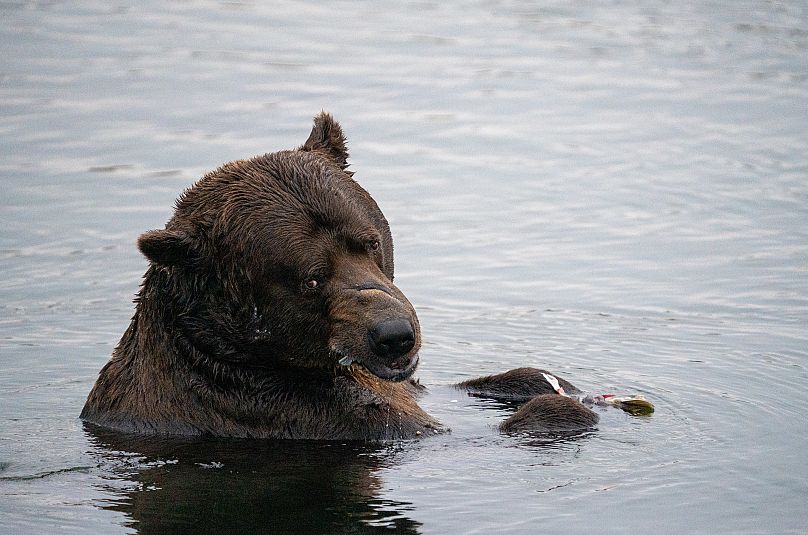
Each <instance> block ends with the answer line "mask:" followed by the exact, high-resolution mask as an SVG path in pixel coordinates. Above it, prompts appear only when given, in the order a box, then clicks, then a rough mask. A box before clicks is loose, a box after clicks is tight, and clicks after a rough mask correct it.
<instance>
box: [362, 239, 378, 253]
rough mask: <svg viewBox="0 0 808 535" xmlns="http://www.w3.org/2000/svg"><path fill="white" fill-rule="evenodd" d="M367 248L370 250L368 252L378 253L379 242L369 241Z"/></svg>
mask: <svg viewBox="0 0 808 535" xmlns="http://www.w3.org/2000/svg"><path fill="white" fill-rule="evenodd" d="M365 246H366V247H367V248H368V251H371V252H373V251H378V250H379V240H369V241H368V242H367V244H365Z"/></svg>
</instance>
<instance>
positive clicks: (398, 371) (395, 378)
mask: <svg viewBox="0 0 808 535" xmlns="http://www.w3.org/2000/svg"><path fill="white" fill-rule="evenodd" d="M352 362H353V364H356V365H358V366H361V367H362V368H364V369H365V370H367V371H368V372H370V373H371V374H373V375H375V376H376V377H378V378H379V379H383V380H385V381H392V382H399V381H404V380H405V379H409V378H410V377H412V374H414V373H415V369H416V368H417V367H418V354H417V353H416V354H415V355H413V356H412V357H411V358H409V359H408V361H407V364H406V365H405V366H404V367H401V368H398V367H392V366H388V365H387V364H384V363H382V362H380V361H379V360H377V359H375V358H372V357H371V358H367V359H358V360H354V361H352Z"/></svg>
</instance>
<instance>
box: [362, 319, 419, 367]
mask: <svg viewBox="0 0 808 535" xmlns="http://www.w3.org/2000/svg"><path fill="white" fill-rule="evenodd" d="M368 340H369V341H370V349H371V351H373V352H374V353H375V354H376V355H378V356H380V357H382V358H386V359H390V360H395V359H397V358H399V357H401V356H403V355H406V354H407V353H409V352H410V350H411V349H412V348H413V346H415V330H414V329H413V328H412V323H410V322H409V320H406V319H404V318H395V319H389V320H385V321H382V322H379V323H377V324H376V325H374V326H373V327H372V328H371V329H370V331H369V332H368Z"/></svg>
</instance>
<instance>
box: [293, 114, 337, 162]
mask: <svg viewBox="0 0 808 535" xmlns="http://www.w3.org/2000/svg"><path fill="white" fill-rule="evenodd" d="M300 150H302V151H306V152H312V151H316V152H319V153H320V154H322V155H324V156H326V157H327V158H330V159H332V160H334V161H335V162H336V163H337V165H339V166H340V168H341V169H342V170H343V171H344V170H345V169H346V168H347V167H348V147H347V140H346V139H345V134H343V133H342V128H341V127H340V125H339V123H338V122H337V121H335V120H334V118H333V117H331V114H329V113H326V112H320V114H319V115H317V116H316V117H315V118H314V127H313V128H312V129H311V134H309V139H307V140H306V142H305V143H303V146H302V147H300Z"/></svg>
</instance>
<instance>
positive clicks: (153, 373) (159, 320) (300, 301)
mask: <svg viewBox="0 0 808 535" xmlns="http://www.w3.org/2000/svg"><path fill="white" fill-rule="evenodd" d="M347 159H348V153H347V148H346V140H345V137H344V135H343V133H342V130H341V128H340V126H339V125H338V124H337V123H336V122H335V121H334V120H333V119H332V118H331V116H330V115H328V114H326V113H322V114H320V115H319V116H317V117H315V121H314V127H313V129H312V132H311V134H310V136H309V138H308V139H307V140H306V142H305V143H304V144H303V146H301V147H300V148H299V149H297V150H292V151H281V152H277V153H272V154H266V155H263V156H258V157H256V158H253V159H251V160H241V161H236V162H231V163H229V164H226V165H224V166H222V167H221V168H219V169H217V170H216V171H213V172H212V173H209V174H208V175H206V176H205V177H203V178H202V179H201V180H200V181H199V182H198V183H197V184H195V185H194V186H192V187H191V188H189V189H188V190H186V191H185V192H184V193H183V194H182V196H181V197H180V198H179V199H178V200H177V204H176V208H175V212H174V215H173V217H172V218H171V220H170V221H169V222H168V223H167V224H166V227H165V229H159V230H153V231H149V232H146V233H144V234H143V235H142V236H141V237H140V238H139V240H138V247H139V249H140V250H141V252H142V253H143V254H144V255H145V256H146V257H147V258H148V259H149V260H150V266H149V268H148V270H147V271H146V273H145V275H144V278H143V283H142V286H141V289H140V291H139V293H138V295H137V298H136V299H135V305H136V309H135V314H134V317H133V318H132V321H131V323H130V325H129V327H128V329H127V330H126V332H125V333H124V334H123V336H122V338H121V340H120V342H119V344H118V346H117V347H116V348H115V350H114V352H113V354H112V358H111V359H110V361H109V362H108V363H107V364H106V365H105V366H104V367H103V369H102V370H101V372H100V374H99V377H98V380H97V381H96V383H95V385H94V387H93V388H92V390H91V392H90V394H89V396H88V399H87V402H86V404H85V407H84V409H83V410H82V413H81V418H82V419H84V420H85V421H87V422H89V423H91V424H96V425H100V426H103V427H107V428H112V429H116V430H120V431H125V432H134V433H145V434H175V435H213V436H230V437H256V438H259V437H260V438H305V439H326V440H337V439H339V440H354V439H355V440H391V439H400V438H414V437H419V436H426V435H430V434H434V433H439V432H442V431H444V429H443V428H442V427H441V425H440V424H439V423H438V422H437V421H436V420H435V419H433V418H432V417H431V416H429V415H428V414H426V413H425V412H424V411H423V410H422V409H421V408H420V407H419V406H418V404H417V402H416V397H417V394H418V393H419V390H420V387H418V385H416V384H415V383H413V382H412V381H410V380H409V379H408V378H409V376H410V375H411V374H412V372H413V371H414V370H415V367H416V366H417V364H418V357H417V352H418V348H419V346H420V330H419V326H418V320H417V316H416V315H415V311H414V309H413V308H412V305H411V304H410V303H409V301H407V299H406V297H405V296H404V295H403V294H402V293H401V292H400V290H398V288H396V287H395V285H394V284H393V243H392V237H391V235H390V230H389V227H388V224H387V221H386V219H385V218H384V215H383V214H382V212H381V211H380V210H379V208H378V206H377V205H376V203H375V202H374V201H373V199H372V198H371V197H370V195H369V194H368V193H367V192H366V191H365V190H364V189H362V188H361V187H360V186H359V185H358V184H357V183H356V182H355V181H354V180H353V179H352V175H353V173H351V172H348V171H347V166H348V164H347ZM312 281H314V283H313V284H312ZM390 318H392V319H396V318H404V319H406V321H408V322H410V323H411V325H412V328H413V331H414V337H415V343H414V346H413V347H412V349H411V350H410V351H409V352H408V353H407V354H405V355H403V356H401V357H399V358H396V359H389V360H383V359H382V358H381V357H379V356H378V355H377V354H376V353H374V352H373V351H372V348H370V349H369V348H368V342H367V339H368V332H369V331H368V330H369V329H372V328H373V325H375V324H377V323H378V322H380V321H384V320H386V319H390ZM346 356H347V357H350V360H352V361H354V362H355V363H354V364H350V365H343V364H340V361H343V362H345V361H344V360H343V359H344V358H345V357H346ZM539 378H540V371H539V370H532V369H530V368H520V369H518V370H512V371H511V372H506V373H505V374H500V375H499V376H490V377H486V378H480V379H476V380H472V381H466V382H465V383H462V384H461V385H459V386H460V387H461V388H463V389H466V390H468V391H469V392H470V393H473V394H475V395H491V396H493V397H497V396H500V397H509V398H510V399H517V400H527V399H530V398H531V397H533V396H535V395H537V394H544V393H546V391H547V389H548V388H549V385H547V384H546V381H543V379H541V380H540V379H539ZM562 385H564V387H565V388H569V390H570V392H574V391H575V390H574V387H573V386H572V385H570V384H569V383H566V382H565V381H563V380H562ZM579 405H580V404H579ZM528 406H530V407H533V410H534V412H535V413H536V414H538V413H539V412H540V411H541V410H544V408H547V407H549V405H547V404H546V403H545V404H543V405H542V404H539V405H536V406H535V407H534V406H531V405H530V404H528V405H526V406H525V407H528ZM556 406H558V407H561V405H553V407H556ZM568 408H569V407H568ZM526 410H527V409H526ZM587 410H588V409H587ZM546 414H547V416H546V417H544V418H543V419H541V420H542V422H544V423H542V425H543V426H544V427H547V425H546V421H547V419H548V418H550V417H552V418H553V419H556V420H557V424H558V426H560V427H564V426H565V425H566V426H567V427H569V426H576V425H579V423H580V422H581V421H582V420H581V419H580V418H578V416H579V415H578V414H577V412H576V411H571V412H569V413H565V412H564V411H562V410H556V411H555V412H553V411H550V412H547V413H546ZM550 415H552V416H550ZM515 416H516V415H515ZM584 420H586V419H584ZM531 421H536V419H535V418H533V419H530V418H523V419H521V420H519V422H521V423H518V424H517V423H514V424H513V425H512V426H510V427H508V429H510V428H511V427H512V428H520V429H521V428H522V427H524V426H525V425H529V422H531ZM524 422H528V423H527V424H526V423H524ZM503 429H505V430H506V431H507V430H508V429H506V428H505V427H504V428H503Z"/></svg>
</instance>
